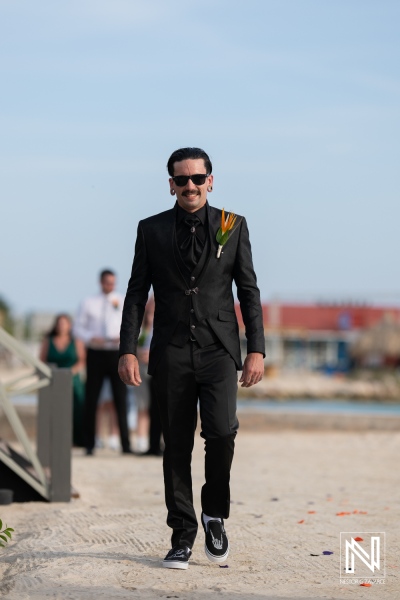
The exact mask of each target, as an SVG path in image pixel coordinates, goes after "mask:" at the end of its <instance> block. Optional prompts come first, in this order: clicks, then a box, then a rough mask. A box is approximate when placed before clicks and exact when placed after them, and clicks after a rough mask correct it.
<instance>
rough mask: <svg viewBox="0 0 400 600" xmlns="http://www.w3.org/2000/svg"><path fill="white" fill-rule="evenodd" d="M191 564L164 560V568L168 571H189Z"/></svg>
mask: <svg viewBox="0 0 400 600" xmlns="http://www.w3.org/2000/svg"><path fill="white" fill-rule="evenodd" d="M188 566H189V563H187V562H180V561H179V560H164V561H163V567H165V568H166V569H187V568H188Z"/></svg>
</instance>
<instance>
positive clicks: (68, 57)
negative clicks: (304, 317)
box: [0, 0, 400, 314]
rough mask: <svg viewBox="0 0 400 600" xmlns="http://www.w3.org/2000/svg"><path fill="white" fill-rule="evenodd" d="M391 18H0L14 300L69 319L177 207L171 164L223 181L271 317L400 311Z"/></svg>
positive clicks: (245, 7)
mask: <svg viewBox="0 0 400 600" xmlns="http://www.w3.org/2000/svg"><path fill="white" fill-rule="evenodd" d="M399 17H400V5H399V3H398V2H396V1H395V0H383V1H382V2H380V3H376V2H374V1H373V0H348V1H346V2H336V3H321V2H319V1H318V0H303V1H302V2H301V3H299V2H297V1H296V0H284V1H283V2H282V1H281V0H279V1H278V0H273V1H272V0H250V1H249V2H246V3H244V4H243V3H236V2H233V3H232V2H229V3H228V1H227V0H219V1H218V2H215V1H214V2H210V0H203V2H202V3H201V5H190V4H188V3H187V2H182V1H181V0H169V1H168V2H162V1H161V0H147V1H144V0H129V1H128V0H114V2H112V3H110V2H105V1H104V0H99V1H96V2H95V1H94V0H80V1H79V2H78V0H71V2H68V3H65V4H61V5H60V4H57V5H55V4H54V3H52V2H50V0H41V1H40V2H38V3H35V4H31V3H28V2H23V1H22V2H12V1H11V0H2V1H0V56H1V58H2V60H1V61H0V73H1V78H2V83H3V86H2V88H3V93H2V95H1V97H0V108H1V111H0V115H1V116H0V132H1V135H0V171H1V177H0V197H1V213H0V214H1V217H2V224H3V229H2V233H1V236H0V257H1V262H0V296H2V297H3V298H4V299H5V300H6V301H7V302H8V303H9V304H10V305H11V307H12V309H13V311H14V312H15V313H17V314H22V313H26V312H30V311H54V312H59V311H69V312H72V313H73V312H74V311H75V310H76V308H77V306H78V304H79V302H80V301H81V300H82V298H84V297H85V296H87V295H91V294H95V293H97V291H98V281H97V279H98V273H99V272H100V270H101V269H102V268H104V267H111V268H113V269H115V270H116V272H117V274H118V290H119V291H120V292H121V293H124V292H125V290H126V285H127V282H128V278H129V275H130V268H131V263H132V258H133V252H134V244H135V238H136V229H137V223H138V220H140V219H143V218H145V217H147V216H150V215H151V214H155V213H158V212H161V211H163V210H167V209H168V208H170V207H172V205H173V203H174V200H173V199H171V196H170V195H169V192H168V175H167V171H166V162H167V160H168V157H169V155H170V154H171V152H172V151H173V150H175V149H176V148H178V147H182V146H189V145H190V146H199V147H203V148H204V149H205V150H206V152H208V153H209V155H210V157H211V159H212V161H213V173H214V176H215V182H214V184H215V185H214V191H213V193H212V194H211V195H210V196H209V202H210V204H211V205H213V206H217V207H220V208H222V207H225V209H226V210H229V211H230V210H232V211H234V212H237V213H239V214H244V215H245V216H246V219H247V221H248V224H249V229H250V239H251V242H252V248H253V258H254V265H255V270H256V273H257V277H258V282H259V287H260V291H261V298H262V299H263V300H264V301H267V300H271V299H273V298H275V297H279V298H280V299H281V300H282V301H290V300H291V299H293V301H302V300H303V299H304V301H314V302H318V301H324V302H341V301H342V302H349V301H350V302H367V303H370V304H381V305H393V306H398V305H399V304H400V285H399V284H398V279H399V266H398V259H397V255H398V242H397V240H398V223H399V221H400V202H399V186H398V182H397V179H398V178H397V170H398V158H397V159H396V156H397V157H398V156H399V155H400V152H399V151H400V119H399V117H400V102H399V99H400V98H399V96H400V77H399V75H400V72H399V71H400V52H399V34H400V31H399V30H400V18H399Z"/></svg>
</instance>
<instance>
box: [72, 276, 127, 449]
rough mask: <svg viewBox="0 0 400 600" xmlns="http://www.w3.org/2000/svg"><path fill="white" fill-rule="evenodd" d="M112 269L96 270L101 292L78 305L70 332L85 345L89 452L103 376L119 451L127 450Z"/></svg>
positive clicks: (118, 320)
mask: <svg viewBox="0 0 400 600" xmlns="http://www.w3.org/2000/svg"><path fill="white" fill-rule="evenodd" d="M115 283H116V277H115V273H114V272H113V271H111V270H109V269H105V270H104V271H102V272H101V273H100V287H101V292H100V294H97V295H96V296H91V297H89V298H86V299H85V300H84V301H83V302H82V304H81V306H80V307H79V310H78V313H77V316H76V321H75V327H74V333H75V336H76V337H77V338H79V339H81V340H83V341H84V343H85V345H86V348H87V361H86V364H87V366H86V370H87V378H86V401H85V417H84V438H85V446H86V454H87V455H91V454H93V450H94V446H95V429H96V410H97V403H98V399H99V395H100V390H101V387H102V385H103V381H104V378H105V377H108V378H109V379H110V382H111V388H112V392H113V399H114V404H115V408H116V411H117V417H118V425H119V431H120V437H121V446H122V452H123V453H124V454H131V453H132V451H131V448H130V441H129V431H128V421H127V405H126V385H125V384H124V383H123V382H122V381H121V380H120V378H119V375H118V358H119V355H118V354H119V353H118V349H119V332H120V326H121V318H122V308H123V303H124V298H123V296H121V294H119V293H118V292H116V291H115Z"/></svg>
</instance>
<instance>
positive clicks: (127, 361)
mask: <svg viewBox="0 0 400 600" xmlns="http://www.w3.org/2000/svg"><path fill="white" fill-rule="evenodd" d="M118 375H119V376H120V378H121V379H122V381H123V382H124V383H126V385H135V386H138V385H140V384H141V383H142V380H141V378H140V373H139V363H138V359H137V358H136V356H135V355H134V354H123V355H122V356H120V357H119V362H118Z"/></svg>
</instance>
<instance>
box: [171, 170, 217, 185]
mask: <svg viewBox="0 0 400 600" xmlns="http://www.w3.org/2000/svg"><path fill="white" fill-rule="evenodd" d="M207 177H209V174H208V173H206V174H205V175H204V174H203V173H201V174H198V175H177V176H176V177H171V179H172V180H173V182H174V183H175V185H177V186H178V187H184V186H185V185H187V182H188V181H189V179H191V180H192V181H193V183H194V185H203V184H204V183H205V182H206V179H207Z"/></svg>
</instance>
